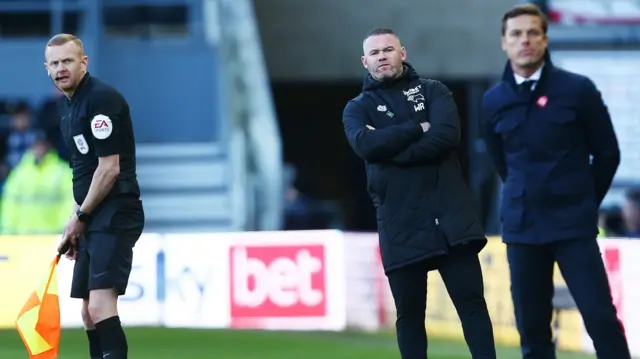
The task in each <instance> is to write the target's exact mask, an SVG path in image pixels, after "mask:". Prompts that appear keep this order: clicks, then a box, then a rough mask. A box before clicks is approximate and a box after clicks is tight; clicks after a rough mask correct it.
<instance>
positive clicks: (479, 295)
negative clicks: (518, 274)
mask: <svg viewBox="0 0 640 359" xmlns="http://www.w3.org/2000/svg"><path fill="white" fill-rule="evenodd" d="M432 264H434V263H433V261H431V262H429V263H427V262H422V263H418V264H414V265H410V266H407V267H404V268H400V269H397V270H395V271H392V272H390V273H388V274H387V275H388V278H389V285H390V287H391V293H392V295H393V299H394V300H395V304H396V311H397V320H396V330H397V339H398V346H399V348H400V355H401V356H402V359H426V358H427V333H426V328H425V311H426V305H427V303H426V296H427V272H428V268H429V265H432ZM435 264H436V265H437V268H438V271H439V272H440V275H441V276H442V279H443V281H444V284H445V286H446V288H447V291H448V292H449V296H450V297H451V300H452V301H453V304H454V306H455V308H456V311H457V312H458V315H459V316H460V321H461V322H462V329H463V332H464V337H465V340H466V341H467V345H468V346H469V350H470V351H471V356H472V358H473V359H495V358H496V351H495V344H494V339H493V326H492V324H491V319H490V317H489V312H488V310H487V303H486V302H485V299H484V283H483V281H482V269H481V267H480V261H479V259H478V255H477V254H476V253H463V252H461V253H455V252H454V254H451V255H447V256H445V257H442V258H439V259H438V260H437V263H435Z"/></svg>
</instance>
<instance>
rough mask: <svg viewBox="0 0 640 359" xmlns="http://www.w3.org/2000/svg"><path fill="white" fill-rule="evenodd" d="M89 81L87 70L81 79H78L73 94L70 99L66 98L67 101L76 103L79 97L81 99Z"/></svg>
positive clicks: (89, 76) (89, 75)
mask: <svg viewBox="0 0 640 359" xmlns="http://www.w3.org/2000/svg"><path fill="white" fill-rule="evenodd" d="M90 81H91V74H90V73H89V71H87V72H86V73H85V74H84V76H83V77H82V80H80V83H79V84H78V87H77V88H76V91H75V92H74V93H73V96H71V99H67V101H69V102H70V103H76V102H78V101H79V100H80V99H82V97H83V96H84V94H85V93H86V92H87V91H86V90H87V88H89V86H88V84H89V82H90Z"/></svg>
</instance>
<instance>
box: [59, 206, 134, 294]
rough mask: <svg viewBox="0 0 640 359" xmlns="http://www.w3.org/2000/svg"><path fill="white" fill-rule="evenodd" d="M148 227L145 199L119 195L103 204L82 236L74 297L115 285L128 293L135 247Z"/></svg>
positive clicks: (74, 271) (119, 292) (76, 268)
mask: <svg viewBox="0 0 640 359" xmlns="http://www.w3.org/2000/svg"><path fill="white" fill-rule="evenodd" d="M143 229H144V210H143V208H142V202H141V201H140V199H138V198H135V197H117V198H113V199H108V200H107V201H106V202H104V203H103V204H101V205H100V206H99V207H98V209H97V210H96V211H95V213H94V214H93V215H92V219H91V222H90V223H89V224H88V227H87V231H86V233H85V235H84V236H83V237H81V238H80V239H79V240H78V253H77V257H76V262H75V266H74V269H73V280H72V283H71V297H72V298H81V299H88V298H89V292H90V291H92V290H95V289H109V288H115V289H116V291H117V293H118V295H124V294H125V292H126V289H127V285H128V283H129V276H130V274H131V267H132V264H133V247H134V246H135V244H136V242H137V241H138V239H139V238H140V235H141V234H142V230H143Z"/></svg>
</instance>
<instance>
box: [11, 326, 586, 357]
mask: <svg viewBox="0 0 640 359" xmlns="http://www.w3.org/2000/svg"><path fill="white" fill-rule="evenodd" d="M127 335H128V337H129V348H130V350H129V357H130V358H133V359H176V358H178V359H215V358H219V359H300V358H305V359H398V358H399V357H400V355H399V354H398V351H397V349H396V346H395V345H396V344H395V341H394V335H393V334H392V333H389V334H375V335H374V334H361V333H351V332H347V333H299V332H298V333H292V332H256V331H228V330H192V329H165V328H129V329H127ZM60 347H61V348H60V356H59V359H86V358H87V357H88V354H87V353H88V350H87V343H86V336H85V334H84V332H83V331H81V330H65V331H63V333H62V340H61V343H60ZM27 357H28V356H27V353H26V350H25V348H24V346H23V344H22V341H21V340H20V337H19V336H18V334H17V332H16V331H15V330H1V331H0V358H3V359H4V358H6V359H27ZM429 358H431V359H469V358H471V355H469V352H468V351H467V348H466V346H465V345H464V344H461V343H453V342H444V341H436V340H431V341H430V343H429ZM498 358H500V359H520V358H521V356H520V355H519V353H518V350H517V349H503V348H501V349H500V350H499V353H498ZM593 358H595V357H594V356H586V355H578V354H561V355H559V356H558V359H593Z"/></svg>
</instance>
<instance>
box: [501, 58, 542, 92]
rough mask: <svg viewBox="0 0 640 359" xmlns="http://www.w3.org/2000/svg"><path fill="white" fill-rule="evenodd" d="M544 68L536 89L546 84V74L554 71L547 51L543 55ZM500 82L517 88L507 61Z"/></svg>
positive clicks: (509, 63)
mask: <svg viewBox="0 0 640 359" xmlns="http://www.w3.org/2000/svg"><path fill="white" fill-rule="evenodd" d="M543 59H544V67H543V68H542V74H541V76H540V80H539V81H537V84H536V88H538V87H542V86H543V85H544V83H545V82H546V78H547V77H548V74H549V73H551V72H552V71H553V70H554V67H553V63H552V62H551V53H550V52H549V49H547V51H545V53H544V57H543ZM502 81H504V82H506V83H508V84H509V85H511V86H512V87H513V88H514V89H517V88H518V85H517V84H516V79H515V77H514V76H513V69H512V68H511V62H510V61H509V60H507V64H506V65H505V66H504V72H503V73H502Z"/></svg>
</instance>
